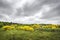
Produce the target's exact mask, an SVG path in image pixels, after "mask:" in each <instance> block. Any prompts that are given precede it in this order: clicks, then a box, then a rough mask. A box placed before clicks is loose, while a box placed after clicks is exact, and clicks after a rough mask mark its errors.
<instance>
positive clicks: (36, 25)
mask: <svg viewBox="0 0 60 40" xmlns="http://www.w3.org/2000/svg"><path fill="white" fill-rule="evenodd" d="M32 27H33V28H40V25H39V24H34V25H33V26H32Z"/></svg>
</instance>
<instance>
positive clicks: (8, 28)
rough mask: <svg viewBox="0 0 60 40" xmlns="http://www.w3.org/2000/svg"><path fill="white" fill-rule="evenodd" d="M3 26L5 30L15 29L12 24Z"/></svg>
mask: <svg viewBox="0 0 60 40" xmlns="http://www.w3.org/2000/svg"><path fill="white" fill-rule="evenodd" d="M2 28H3V29H5V30H10V29H14V27H12V26H3V27H2Z"/></svg>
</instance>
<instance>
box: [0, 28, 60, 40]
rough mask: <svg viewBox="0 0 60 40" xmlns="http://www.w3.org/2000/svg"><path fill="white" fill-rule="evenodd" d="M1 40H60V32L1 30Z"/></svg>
mask: <svg viewBox="0 0 60 40" xmlns="http://www.w3.org/2000/svg"><path fill="white" fill-rule="evenodd" d="M0 40H60V32H57V31H56V32H55V31H54V32H51V31H41V30H36V31H33V32H31V31H24V30H7V31H4V30H2V29H0Z"/></svg>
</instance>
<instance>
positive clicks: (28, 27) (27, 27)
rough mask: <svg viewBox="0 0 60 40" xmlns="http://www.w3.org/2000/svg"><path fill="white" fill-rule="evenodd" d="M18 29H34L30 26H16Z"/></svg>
mask: <svg viewBox="0 0 60 40" xmlns="http://www.w3.org/2000/svg"><path fill="white" fill-rule="evenodd" d="M18 29H22V30H27V31H34V29H33V28H32V27H30V26H24V27H18Z"/></svg>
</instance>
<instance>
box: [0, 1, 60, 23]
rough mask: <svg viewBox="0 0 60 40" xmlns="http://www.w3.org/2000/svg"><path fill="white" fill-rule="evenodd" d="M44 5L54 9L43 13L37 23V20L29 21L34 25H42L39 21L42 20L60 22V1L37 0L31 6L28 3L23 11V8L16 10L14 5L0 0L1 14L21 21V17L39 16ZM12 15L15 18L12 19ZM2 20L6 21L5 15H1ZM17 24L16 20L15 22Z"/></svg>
mask: <svg viewBox="0 0 60 40" xmlns="http://www.w3.org/2000/svg"><path fill="white" fill-rule="evenodd" d="M44 5H51V6H50V7H53V9H52V10H51V11H49V12H43V13H42V14H43V16H42V18H39V19H38V20H37V21H36V20H35V21H34V20H32V21H31V19H29V18H28V20H27V21H29V22H33V23H38V22H39V23H40V22H41V21H39V20H40V19H46V20H47V21H46V22H48V20H57V21H59V20H60V0H35V2H34V3H33V4H31V5H29V4H28V3H26V4H25V5H24V8H23V9H22V8H16V9H14V8H15V7H14V6H13V5H12V4H10V3H8V2H6V1H3V0H0V14H5V15H7V16H9V17H10V18H12V19H14V20H15V19H17V18H18V19H19V18H20V17H22V18H23V17H30V16H32V17H33V15H35V14H37V12H38V11H40V10H41V9H42V6H44ZM55 6H56V7H55ZM54 7H55V8H54ZM13 13H14V14H13ZM11 15H12V16H14V17H12V16H11ZM1 18H2V19H3V20H5V17H4V16H3V15H0V19H1ZM34 19H35V18H34ZM25 21H26V20H25ZM15 22H16V20H15ZM19 22H20V21H19ZM29 22H27V23H29ZM42 22H43V21H42ZM44 22H45V21H44ZM21 23H22V22H21ZM25 23H26V22H25ZM48 23H49V22H48ZM58 23H59V22H58Z"/></svg>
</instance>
